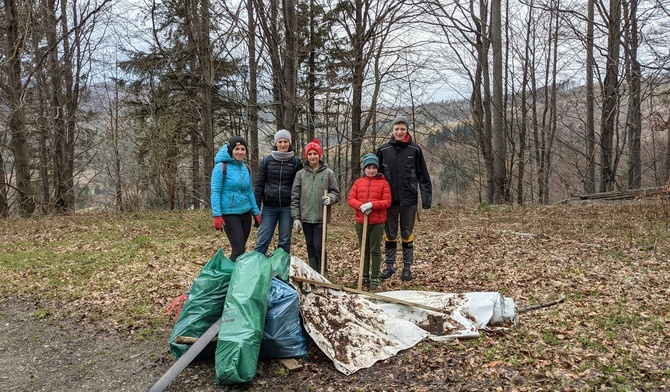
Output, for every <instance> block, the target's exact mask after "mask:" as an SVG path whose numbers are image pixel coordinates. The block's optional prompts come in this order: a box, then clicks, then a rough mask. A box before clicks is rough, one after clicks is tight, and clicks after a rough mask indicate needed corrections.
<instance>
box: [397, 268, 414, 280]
mask: <svg viewBox="0 0 670 392" xmlns="http://www.w3.org/2000/svg"><path fill="white" fill-rule="evenodd" d="M400 280H404V281H405V282H409V281H410V280H412V272H411V271H410V270H409V268H405V269H404V270H402V276H401V277H400Z"/></svg>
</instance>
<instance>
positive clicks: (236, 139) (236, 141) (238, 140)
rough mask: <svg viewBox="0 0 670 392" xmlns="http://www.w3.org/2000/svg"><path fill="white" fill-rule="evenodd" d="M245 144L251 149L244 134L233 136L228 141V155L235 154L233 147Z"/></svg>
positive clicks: (245, 146)
mask: <svg viewBox="0 0 670 392" xmlns="http://www.w3.org/2000/svg"><path fill="white" fill-rule="evenodd" d="M240 144H241V145H243V146H244V148H246V149H247V151H248V150H249V146H247V141H246V140H244V138H243V137H242V136H233V137H231V138H230V141H229V142H228V155H230V156H231V157H232V156H233V149H234V148H235V147H237V146H239V145H240Z"/></svg>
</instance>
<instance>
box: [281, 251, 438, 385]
mask: <svg viewBox="0 0 670 392" xmlns="http://www.w3.org/2000/svg"><path fill="white" fill-rule="evenodd" d="M291 276H297V277H301V278H305V279H310V280H315V281H319V282H326V283H329V282H328V281H327V280H326V279H325V278H323V277H322V276H321V275H320V274H318V273H317V272H316V271H314V270H313V269H311V268H310V267H309V265H307V264H306V263H305V262H303V261H302V260H300V259H299V258H297V257H295V256H292V257H291ZM295 286H296V289H297V291H298V295H299V297H300V313H301V314H302V317H303V325H304V327H305V330H306V331H307V333H308V334H309V336H311V337H312V339H313V340H314V342H315V343H316V345H317V346H319V348H320V349H321V350H322V351H323V352H324V353H325V354H326V355H327V356H328V357H329V358H330V359H331V360H332V361H333V363H334V364H335V368H336V369H337V370H339V371H340V372H342V373H344V374H347V375H349V374H352V373H354V372H356V371H358V370H360V369H363V368H367V367H370V366H372V365H373V364H374V363H375V362H377V361H380V360H383V359H386V358H389V357H392V356H393V355H395V354H396V353H398V351H401V350H405V349H408V348H410V347H412V346H414V345H415V344H417V343H418V342H420V341H421V340H423V339H424V338H425V337H426V336H428V332H426V331H424V330H423V329H421V328H419V327H418V326H416V325H415V324H414V323H412V322H410V321H406V320H402V319H399V318H397V317H394V316H392V315H390V314H388V313H385V312H383V311H381V310H380V309H379V307H378V306H377V305H375V304H373V303H372V302H370V301H368V300H367V299H366V297H365V296H363V295H358V294H347V293H346V292H344V291H339V290H333V289H328V288H325V287H322V286H317V285H312V284H306V283H302V284H299V285H298V284H295Z"/></svg>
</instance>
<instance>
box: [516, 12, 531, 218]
mask: <svg viewBox="0 0 670 392" xmlns="http://www.w3.org/2000/svg"><path fill="white" fill-rule="evenodd" d="M533 4H534V2H533V1H532V0H531V3H530V4H529V7H528V24H527V26H526V45H525V52H524V65H523V71H522V72H523V76H522V80H521V125H520V127H519V154H518V156H519V175H518V178H517V200H516V201H517V203H518V204H519V205H522V204H523V203H524V186H523V180H524V171H525V169H526V134H527V132H528V102H527V100H528V78H529V73H530V72H531V70H530V67H531V62H530V47H531V45H530V42H531V35H532V32H533V28H532V27H531V26H533V25H534V23H533V15H534V14H533Z"/></svg>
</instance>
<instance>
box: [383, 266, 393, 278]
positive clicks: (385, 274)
mask: <svg viewBox="0 0 670 392" xmlns="http://www.w3.org/2000/svg"><path fill="white" fill-rule="evenodd" d="M394 272H395V271H394V270H393V268H391V267H386V269H385V270H384V272H382V276H381V278H382V280H389V279H391V275H393V273H394Z"/></svg>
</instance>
